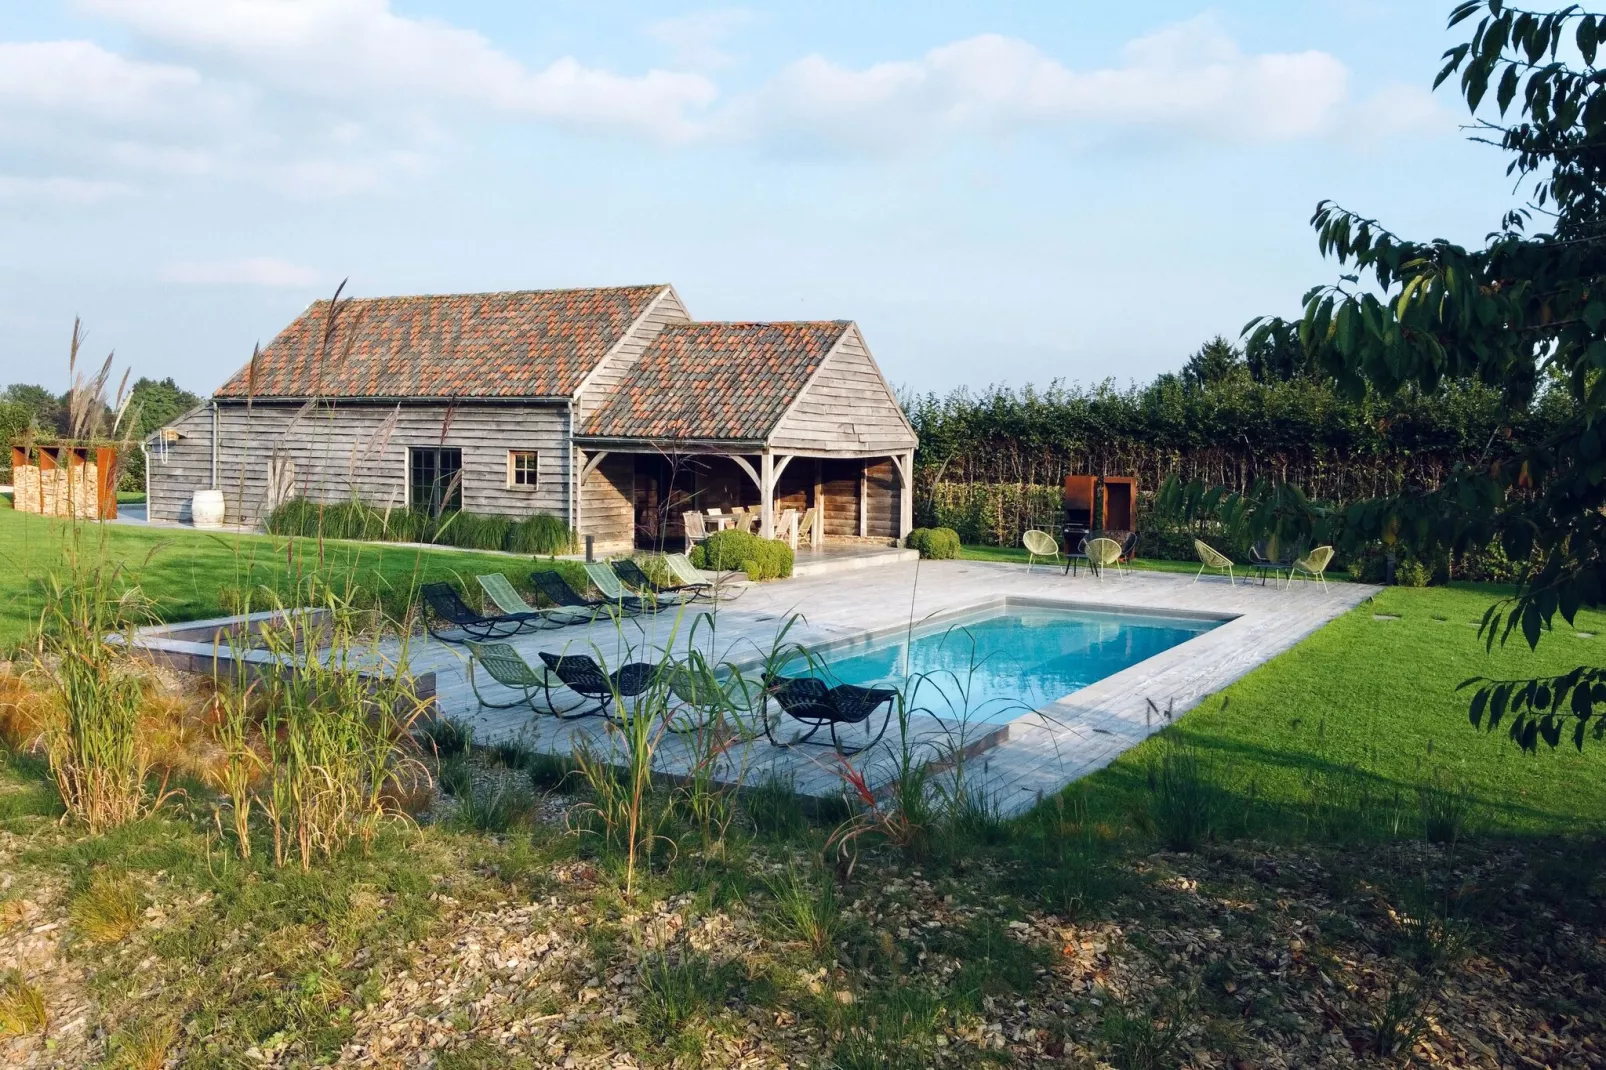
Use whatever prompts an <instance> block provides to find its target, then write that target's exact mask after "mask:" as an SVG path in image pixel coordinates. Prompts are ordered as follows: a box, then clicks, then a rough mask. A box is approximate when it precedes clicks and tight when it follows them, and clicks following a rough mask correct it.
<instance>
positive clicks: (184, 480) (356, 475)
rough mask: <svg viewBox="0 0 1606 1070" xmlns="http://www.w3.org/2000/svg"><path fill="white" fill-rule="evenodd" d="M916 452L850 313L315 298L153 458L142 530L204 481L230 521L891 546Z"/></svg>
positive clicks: (585, 295)
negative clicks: (786, 317)
mask: <svg viewBox="0 0 1606 1070" xmlns="http://www.w3.org/2000/svg"><path fill="white" fill-rule="evenodd" d="M915 444H916V438H915V434H914V430H913V428H912V427H911V426H910V425H909V422H908V420H907V419H906V418H905V417H904V414H903V411H902V409H901V408H900V407H899V405H898V402H897V399H896V398H895V397H894V395H893V392H892V390H891V389H890V388H889V387H888V385H887V382H886V380H885V378H884V377H883V376H882V375H881V372H880V369H879V368H877V366H876V363H875V360H874V358H873V357H871V355H870V351H869V348H868V347H867V346H866V345H865V341H864V338H863V336H862V335H861V334H860V332H859V329H858V327H857V326H856V325H855V324H853V323H852V322H850V321H847V320H833V321H822V322H805V323H701V322H696V321H693V320H692V319H691V317H690V316H689V315H688V314H687V312H686V309H685V306H684V305H683V304H682V303H681V300H680V298H679V296H678V295H677V294H676V293H675V290H674V288H673V287H672V286H668V285H659V286H630V287H616V288H606V289H588V290H535V291H523V292H515V293H496V294H470V295H450V296H417V297H385V298H368V299H350V300H343V301H341V302H340V303H339V304H338V306H335V307H334V308H333V309H331V306H330V303H329V302H327V301H320V302H316V303H314V304H313V305H312V306H310V307H309V308H308V309H307V310H306V311H305V312H303V313H302V314H301V316H300V317H298V318H297V319H296V320H295V321H294V322H293V323H291V324H290V325H289V326H288V327H286V328H285V329H284V331H282V332H281V333H280V334H279V335H278V336H277V337H276V338H274V340H273V341H272V343H271V344H269V345H268V346H267V347H266V348H265V349H263V350H262V352H261V353H260V354H259V355H258V356H257V357H256V359H255V360H253V361H252V362H251V363H250V364H248V365H247V366H246V367H243V368H241V369H240V370H239V371H237V372H236V373H235V374H234V375H233V376H232V377H231V378H230V379H229V380H228V381H227V382H225V383H224V384H223V385H222V386H221V387H220V388H219V389H218V390H217V392H216V393H215V394H214V395H213V396H212V397H211V398H210V399H209V400H208V401H207V402H206V403H205V404H203V405H202V406H200V407H198V408H196V409H194V410H192V411H190V412H189V413H187V414H185V416H183V417H182V418H181V419H179V420H178V421H176V422H175V423H173V424H172V425H170V426H169V427H166V428H163V429H161V430H160V431H158V432H157V433H156V434H155V435H153V436H152V437H151V438H150V440H149V441H148V442H147V444H146V445H147V449H148V450H149V452H150V454H151V462H150V465H149V469H148V470H149V473H150V476H149V478H150V518H151V519H152V520H156V521H164V520H165V521H188V520H189V519H190V504H191V501H192V499H193V497H194V495H195V492H196V491H198V490H208V489H210V490H217V491H221V492H222V495H223V499H224V510H225V519H226V522H227V523H229V524H244V525H250V524H254V523H258V522H260V521H261V520H262V519H263V518H264V517H265V516H266V515H267V514H268V513H269V512H270V511H271V510H272V509H273V508H274V507H275V506H276V505H277V504H279V503H280V502H283V501H286V500H288V499H290V498H292V497H304V498H308V499H311V500H314V501H324V502H336V501H349V500H352V499H358V500H361V501H364V502H367V503H369V504H371V505H375V506H377V507H379V508H393V509H399V508H415V509H429V510H442V509H464V510H469V511H472V512H476V513H489V514H502V515H507V516H513V517H522V516H528V515H530V514H532V513H537V512H542V513H550V514H553V515H556V516H559V517H562V518H564V519H565V520H566V522H567V523H568V524H569V526H570V527H571V528H573V529H574V530H575V531H577V532H579V533H580V534H581V535H582V536H585V535H590V536H593V537H594V541H595V546H596V549H597V551H598V552H599V553H618V552H623V551H627V550H629V549H632V548H634V547H637V546H646V545H674V546H678V544H679V540H680V539H681V538H682V536H683V529H682V521H681V516H682V515H683V513H684V512H686V511H688V510H699V511H710V512H712V511H715V510H728V509H731V508H739V507H745V508H749V509H752V510H753V511H755V512H757V514H758V516H759V520H758V523H757V525H756V527H757V530H758V531H759V533H761V534H774V533H775V527H776V518H777V517H778V516H781V515H783V514H784V511H785V510H787V509H796V510H798V512H800V513H801V512H806V511H807V510H809V509H815V510H816V515H818V516H820V517H821V518H822V519H823V523H821V524H819V525H817V526H816V527H815V529H814V532H813V538H814V540H815V545H816V546H818V545H820V543H821V542H822V541H824V540H847V539H869V540H881V541H883V542H890V541H891V540H894V539H899V538H902V536H904V535H906V534H907V533H908V531H909V528H910V527H911V524H912V516H911V512H912V500H911V494H910V477H911V476H912V473H913V458H914V449H915ZM793 515H795V514H793Z"/></svg>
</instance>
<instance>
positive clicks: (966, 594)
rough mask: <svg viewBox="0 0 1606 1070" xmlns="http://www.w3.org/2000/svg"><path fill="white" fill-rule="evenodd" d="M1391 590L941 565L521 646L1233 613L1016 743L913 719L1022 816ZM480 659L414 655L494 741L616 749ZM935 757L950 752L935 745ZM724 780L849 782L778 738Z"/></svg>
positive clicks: (916, 736) (762, 589) (878, 780)
mask: <svg viewBox="0 0 1606 1070" xmlns="http://www.w3.org/2000/svg"><path fill="white" fill-rule="evenodd" d="M1376 591H1377V588H1375V587H1371V586H1367V585H1363V584H1355V583H1345V582H1331V583H1329V584H1327V586H1326V587H1325V588H1324V587H1322V586H1321V585H1320V584H1318V583H1314V582H1305V581H1300V582H1295V583H1294V584H1292V585H1285V586H1284V587H1282V588H1281V589H1279V588H1277V587H1276V586H1274V585H1271V584H1267V585H1265V586H1261V585H1260V584H1258V583H1245V582H1243V581H1239V583H1238V584H1237V585H1236V586H1232V585H1229V583H1228V582H1227V581H1226V580H1225V579H1218V578H1215V577H1208V576H1207V577H1205V578H1202V579H1200V580H1199V581H1198V582H1194V581H1193V579H1192V577H1191V576H1187V575H1178V574H1174V573H1160V572H1128V573H1126V574H1125V575H1120V576H1117V575H1114V574H1109V573H1107V574H1106V575H1105V577H1104V578H1103V579H1102V580H1099V579H1095V578H1093V577H1091V576H1089V575H1088V574H1087V573H1086V572H1083V573H1082V575H1080V576H1070V577H1068V576H1062V575H1061V574H1060V573H1059V571H1058V570H1055V569H1047V568H1042V567H1039V568H1038V569H1037V570H1035V571H1028V570H1027V569H1026V568H1024V567H1022V566H1019V565H1004V564H990V563H981V562H969V561H963V562H930V561H926V562H916V563H907V564H905V563H900V564H890V565H883V566H881V567H877V568H873V569H866V570H862V571H857V572H849V573H839V574H833V575H826V576H817V577H800V578H795V579H791V580H785V581H779V582H774V583H767V584H762V585H759V586H756V587H753V588H752V589H750V590H748V591H747V592H746V593H745V594H744V595H743V596H742V597H741V598H739V599H738V600H736V601H734V602H732V603H730V604H728V605H726V606H723V607H721V608H720V609H719V610H718V612H717V614H711V613H709V612H707V611H706V610H698V611H696V612H695V613H693V612H687V613H683V614H670V613H665V614H663V615H660V616H657V617H643V618H637V619H635V620H631V621H627V622H625V623H623V624H622V625H616V624H613V623H611V622H604V623H600V624H596V625H591V626H589V627H584V628H579V627H575V628H568V629H564V630H562V631H546V632H540V633H536V634H533V635H527V636H521V637H519V638H517V639H515V640H513V641H512V642H513V645H514V646H516V647H517V648H518V649H519V650H520V651H521V652H522V653H523V654H524V655H525V657H526V658H527V659H528V660H529V661H530V662H531V663H533V664H538V663H539V662H538V659H537V657H536V654H537V652H538V651H541V650H549V651H558V650H561V649H563V648H564V647H565V646H567V647H568V648H569V649H570V650H573V651H579V650H590V651H594V652H598V653H600V654H601V656H602V659H603V660H604V661H605V662H606V663H607V664H608V665H610V666H613V665H616V664H619V663H621V662H623V661H626V660H655V659H656V658H658V657H660V656H661V655H662V653H663V650H664V648H665V647H666V646H670V647H672V648H673V649H674V650H676V651H681V652H683V651H684V650H685V648H686V644H687V642H688V637H689V636H695V642H696V643H697V645H698V647H699V649H701V650H703V651H704V652H705V653H706V654H708V655H709V656H711V657H714V658H717V659H719V660H721V661H729V662H735V663H741V662H752V661H754V660H756V659H758V658H761V657H762V656H763V654H764V653H765V652H767V651H768V650H770V649H771V648H772V646H773V645H774V643H775V642H776V637H777V634H778V632H779V631H780V630H781V629H782V628H783V626H785V625H786V623H787V621H788V620H791V622H792V623H791V627H790V629H789V630H788V631H787V633H786V639H787V640H788V641H795V642H799V643H802V644H805V645H807V646H810V647H819V646H823V645H826V644H830V643H836V642H840V641H844V640H854V639H861V640H862V639H865V638H867V637H871V636H876V635H883V634H887V633H890V632H894V631H901V630H902V629H904V628H906V627H908V625H909V622H910V620H911V618H913V619H914V620H915V621H916V622H920V621H929V620H931V619H934V618H940V617H942V616H945V615H951V614H956V613H962V612H964V611H966V610H969V609H972V608H974V607H978V606H985V605H989V604H993V605H1003V604H1006V603H1007V602H1009V601H1027V602H1030V603H1032V604H1038V605H1056V606H1063V607H1066V608H1082V609H1113V610H1127V611H1133V610H1136V611H1146V612H1167V611H1170V612H1180V613H1187V614H1204V615H1209V616H1214V617H1220V618H1231V619H1230V620H1228V621H1227V623H1225V624H1223V625H1221V626H1220V627H1217V628H1214V629H1212V630H1210V631H1208V632H1206V633H1204V634H1202V635H1199V636H1196V637H1195V638H1193V639H1191V640H1189V641H1187V642H1185V643H1182V644H1180V645H1178V646H1176V647H1173V648H1171V649H1170V650H1166V651H1163V652H1162V653H1160V654H1157V655H1155V656H1153V657H1151V658H1149V659H1148V660H1146V661H1143V662H1140V663H1139V664H1137V665H1134V666H1132V667H1130V668H1128V669H1125V670H1123V671H1121V672H1118V673H1116V674H1114V675H1112V676H1109V677H1106V678H1105V679H1103V680H1100V681H1098V682H1097V683H1095V684H1092V685H1091V686H1088V687H1085V688H1083V689H1081V690H1079V691H1077V692H1075V693H1073V694H1071V695H1067V696H1065V697H1064V698H1062V699H1060V700H1059V701H1057V702H1055V703H1052V704H1051V705H1049V706H1047V707H1043V708H1042V709H1040V710H1039V711H1037V712H1035V713H1031V714H1028V715H1026V716H1023V717H1021V718H1018V719H1016V720H1015V721H1013V722H1010V724H1009V725H1008V731H1007V736H1006V737H1005V738H1002V739H996V738H995V737H996V736H997V733H995V732H994V731H993V730H994V729H996V727H997V726H995V725H990V724H989V725H977V724H971V725H966V724H960V723H955V722H953V721H947V720H938V719H935V718H927V717H916V718H913V719H912V720H911V724H910V726H909V736H908V738H909V740H910V741H911V743H912V744H913V745H916V746H917V747H919V746H920V745H922V744H924V743H926V742H941V743H943V744H945V745H946V746H949V747H951V746H955V745H958V746H963V747H965V748H966V749H968V750H973V751H978V752H979V753H976V754H974V755H973V756H972V757H971V758H970V759H969V760H968V761H967V763H966V765H965V769H966V773H965V775H966V777H967V783H968V784H969V785H970V786H971V787H972V788H973V789H974V788H978V787H979V788H981V789H982V790H984V791H985V792H986V793H987V794H988V795H989V796H990V798H991V799H992V800H993V802H994V804H995V805H996V807H997V809H998V810H999V811H1000V812H1001V813H1003V814H1006V815H1009V814H1015V813H1019V812H1022V811H1024V810H1026V809H1029V808H1030V807H1031V806H1032V805H1033V804H1034V803H1035V802H1036V801H1037V800H1038V799H1039V798H1042V797H1044V796H1046V795H1049V794H1051V793H1053V792H1055V791H1057V790H1059V789H1060V788H1062V787H1064V786H1065V785H1066V784H1068V783H1070V782H1071V781H1072V780H1075V779H1076V778H1078V777H1081V776H1084V775H1086V774H1087V773H1089V772H1092V771H1094V770H1096V769H1099V768H1102V767H1103V766H1105V765H1107V764H1109V763H1110V762H1111V761H1113V760H1114V759H1115V757H1116V756H1117V755H1119V754H1120V753H1121V752H1122V751H1124V750H1126V749H1127V748H1129V747H1131V746H1133V745H1135V744H1136V743H1138V742H1140V741H1141V740H1143V739H1144V738H1146V737H1147V736H1148V735H1150V734H1151V733H1153V732H1156V731H1158V730H1159V729H1160V728H1162V727H1164V726H1165V724H1166V723H1167V716H1166V715H1167V713H1169V715H1170V716H1171V717H1179V716H1181V715H1182V714H1184V713H1186V712H1187V711H1188V710H1189V709H1191V708H1193V707H1194V706H1195V705H1197V704H1198V703H1199V702H1200V700H1202V699H1203V698H1205V697H1206V696H1207V695H1209V694H1211V693H1212V692H1215V691H1218V690H1220V689H1221V688H1223V687H1225V686H1226V685H1227V684H1230V683H1231V682H1232V681H1234V680H1236V679H1238V678H1239V677H1240V676H1242V675H1244V674H1245V673H1247V672H1249V671H1250V670H1251V669H1253V668H1254V667H1255V666H1257V665H1260V664H1261V663H1263V662H1265V661H1267V660H1268V659H1270V658H1273V657H1275V656H1276V655H1278V654H1280V653H1282V652H1283V651H1285V650H1287V649H1289V648H1290V647H1292V646H1294V645H1295V644H1296V643H1298V642H1299V641H1300V640H1301V639H1303V638H1305V637H1306V636H1307V635H1309V634H1310V633H1312V632H1314V631H1315V630H1316V629H1318V628H1320V627H1321V626H1322V625H1324V624H1326V623H1327V622H1328V621H1330V620H1332V619H1333V618H1335V617H1337V616H1339V615H1341V614H1343V613H1344V612H1346V611H1348V610H1349V609H1351V608H1352V607H1354V606H1356V605H1359V604H1361V603H1362V602H1364V601H1366V600H1367V599H1369V598H1371V597H1372V595H1373V594H1374V593H1376ZM697 618H703V619H700V620H698V619H697ZM794 618H795V619H794ZM694 622H695V625H694ZM464 656H465V655H464V651H463V650H462V648H461V647H456V646H452V645H448V644H445V643H441V642H438V641H435V640H432V639H426V640H415V641H414V642H413V644H412V646H411V649H410V650H409V652H408V657H409V662H410V664H411V667H412V669H413V671H415V672H421V671H433V672H435V673H436V688H437V691H436V701H437V702H438V703H439V706H440V709H441V711H442V712H443V713H445V714H447V715H450V716H453V717H458V718H461V719H463V720H465V721H467V722H468V723H469V724H471V725H472V726H473V727H474V732H475V738H476V739H477V740H479V741H480V742H484V743H491V742H498V741H502V740H509V739H520V740H522V741H523V742H524V743H525V745H527V746H532V747H534V748H536V749H538V750H541V751H543V752H547V753H557V754H566V753H569V752H570V751H571V750H572V749H573V748H574V747H575V746H576V745H577V744H578V743H579V741H580V740H581V739H586V740H589V741H590V744H591V745H592V746H593V747H598V748H606V747H608V746H610V737H609V735H608V733H607V730H606V728H605V726H604V725H603V723H602V722H601V721H599V720H597V719H594V718H593V719H586V720H579V721H559V720H557V719H555V718H553V717H551V716H546V715H534V716H532V715H531V714H530V713H529V712H528V711H524V710H512V711H497V710H490V709H487V708H485V707H482V706H480V705H479V703H478V702H477V700H476V699H475V698H474V695H473V693H472V692H471V691H470V689H469V686H468V681H467V677H466V674H465V663H464ZM482 689H483V690H485V691H486V693H487V695H488V696H491V697H493V700H494V699H496V698H500V697H502V696H504V695H506V694H507V693H506V692H503V691H502V690H501V689H500V688H498V686H497V685H495V684H490V685H489V687H486V685H485V683H484V682H483V677H482ZM989 733H991V735H989ZM896 736H897V730H896V728H894V731H893V732H892V733H890V734H889V738H888V740H887V742H886V743H884V744H883V745H882V746H881V747H879V748H876V749H875V750H873V751H869V752H866V753H865V754H864V755H861V756H859V757H857V758H855V759H853V764H854V765H855V767H857V768H858V769H860V770H861V771H862V772H863V773H864V774H865V776H866V778H867V779H868V780H869V781H870V782H871V784H872V786H875V787H881V786H884V785H885V783H886V781H887V779H888V778H889V777H890V776H891V775H892V774H893V771H894V766H895V762H894V760H893V757H894V750H893V748H895V747H897V746H898V745H899V741H898V740H897V739H896V738H895V737H896ZM922 753H934V751H933V750H932V749H931V748H924V749H923V750H922ZM692 760H693V755H692V749H691V747H690V746H689V744H687V743H686V742H685V741H684V740H681V739H678V738H674V737H665V738H664V740H663V742H662V745H661V746H660V750H659V753H658V756H657V759H656V760H655V763H654V764H655V767H656V768H658V769H660V770H662V771H663V772H665V773H668V774H670V775H683V774H685V773H686V772H687V771H688V769H689V767H690V763H691V762H692ZM719 776H720V779H722V780H726V781H736V780H739V781H740V782H742V783H745V784H749V785H751V784H754V783H757V782H759V781H761V780H763V779H765V778H766V777H770V776H779V777H782V778H787V779H791V780H792V781H793V782H795V785H796V790H798V791H799V793H800V794H804V795H808V796H814V797H825V796H830V795H834V794H838V793H840V791H841V790H842V787H843V781H842V776H841V768H840V765H839V764H838V762H837V761H836V759H835V758H834V757H833V755H832V754H831V752H829V751H821V750H820V749H818V748H793V749H780V748H775V747H771V746H770V745H769V744H768V743H767V742H765V741H764V740H763V739H762V738H761V739H759V740H757V741H756V742H753V743H749V744H743V745H737V746H734V747H732V748H731V749H730V750H729V751H728V752H727V753H726V754H725V755H723V757H722V759H721V761H720V765H719Z"/></svg>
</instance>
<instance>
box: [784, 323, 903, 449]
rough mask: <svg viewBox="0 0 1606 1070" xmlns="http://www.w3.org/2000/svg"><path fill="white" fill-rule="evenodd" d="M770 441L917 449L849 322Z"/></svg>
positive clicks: (792, 446)
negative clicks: (840, 337) (838, 340)
mask: <svg viewBox="0 0 1606 1070" xmlns="http://www.w3.org/2000/svg"><path fill="white" fill-rule="evenodd" d="M769 441H770V445H771V446H772V447H773V448H775V449H778V450H789V449H793V450H808V451H810V452H813V453H832V452H840V453H857V454H863V453H866V452H869V451H877V452H879V451H882V450H885V451H886V452H887V453H899V452H902V451H903V450H908V449H913V448H914V446H915V433H914V431H913V430H911V429H910V427H909V423H908V421H907V420H905V419H904V416H903V410H902V409H901V408H900V407H899V405H898V399H897V398H896V397H894V396H893V393H892V390H891V388H890V387H888V386H887V381H886V380H885V379H883V378H882V377H881V370H880V369H879V368H877V367H876V363H875V360H874V359H873V358H872V357H871V356H870V351H869V349H868V348H866V347H865V344H864V338H863V337H862V336H861V335H860V334H859V328H858V327H857V326H850V327H849V328H848V329H847V332H846V333H845V334H844V335H843V336H842V340H841V341H840V342H838V343H837V345H836V348H835V349H833V350H832V351H831V354H830V355H829V356H828V357H826V359H825V363H824V364H822V365H821V366H820V370H819V371H818V372H816V373H815V375H814V378H813V379H812V380H811V381H810V382H809V385H808V386H807V387H805V388H804V390H803V393H802V394H800V395H798V399H797V401H796V402H794V403H793V405H792V407H791V408H790V409H788V410H787V412H786V415H784V416H783V417H782V418H781V420H780V422H779V423H778V424H776V427H775V431H774V433H773V434H771V435H770V439H769Z"/></svg>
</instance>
